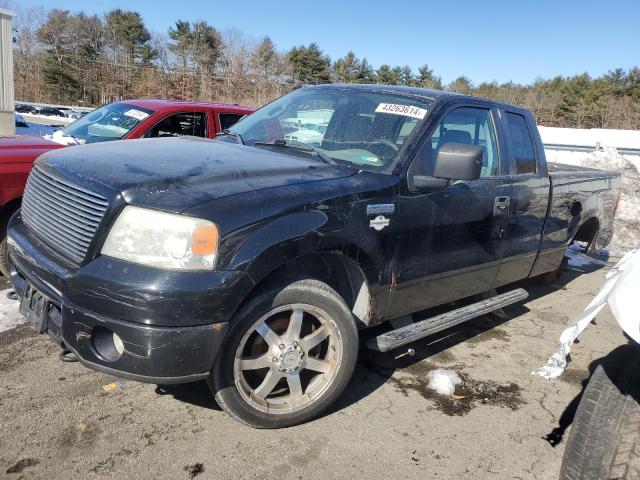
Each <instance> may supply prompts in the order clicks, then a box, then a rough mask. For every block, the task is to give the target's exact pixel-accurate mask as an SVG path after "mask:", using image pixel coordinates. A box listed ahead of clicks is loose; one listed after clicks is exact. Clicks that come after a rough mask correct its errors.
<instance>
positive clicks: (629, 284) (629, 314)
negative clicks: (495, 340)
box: [532, 247, 640, 380]
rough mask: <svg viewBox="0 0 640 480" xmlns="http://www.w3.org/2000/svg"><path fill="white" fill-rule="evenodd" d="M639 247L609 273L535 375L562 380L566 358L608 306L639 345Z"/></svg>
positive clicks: (623, 258)
mask: <svg viewBox="0 0 640 480" xmlns="http://www.w3.org/2000/svg"><path fill="white" fill-rule="evenodd" d="M639 293H640V247H636V248H634V249H633V250H631V251H630V252H629V253H627V254H626V255H625V256H624V257H622V259H621V260H620V261H619V262H618V263H617V264H616V265H615V266H614V267H613V268H612V269H611V271H610V272H609V273H607V276H606V281H605V283H604V285H603V286H602V288H600V290H599V291H598V294H597V295H596V296H595V298H594V299H593V300H592V301H591V303H589V305H587V308H585V309H584V311H583V312H582V314H581V315H580V316H579V317H578V318H577V319H576V321H575V322H573V323H572V324H571V325H570V326H569V327H568V328H567V329H566V330H565V331H564V332H562V334H561V335H560V345H559V346H558V349H557V350H556V351H555V352H554V354H553V355H551V357H549V360H547V364H546V365H545V366H544V367H542V368H539V369H537V370H535V371H534V372H532V373H533V374H535V375H540V376H541V377H543V378H546V379H547V380H553V379H555V378H557V377H559V376H560V375H561V374H562V372H563V371H564V369H565V367H566V366H567V355H569V352H570V351H571V345H572V344H573V342H574V340H575V339H576V338H578V335H580V333H582V331H583V330H584V329H585V328H587V325H589V322H591V320H593V319H594V318H595V316H596V315H597V314H598V312H600V310H602V308H603V307H604V306H605V304H606V303H608V304H609V306H610V307H611V311H612V312H613V315H614V316H615V318H616V320H617V322H618V324H619V325H620V326H621V327H622V329H623V330H624V331H625V332H626V333H627V335H629V336H630V337H631V338H633V340H635V341H636V342H638V343H640V313H639V311H638V307H639V306H640V301H639V300H638V299H637V298H636V297H637V296H638V294H639Z"/></svg>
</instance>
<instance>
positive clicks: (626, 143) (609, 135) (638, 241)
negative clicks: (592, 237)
mask: <svg viewBox="0 0 640 480" xmlns="http://www.w3.org/2000/svg"><path fill="white" fill-rule="evenodd" d="M539 128H540V134H541V136H542V142H543V143H544V144H547V145H548V144H562V145H580V146H595V145H599V147H600V149H599V150H597V151H593V152H578V151H565V150H554V149H553V148H549V147H547V148H545V154H546V157H547V161H549V162H558V163H564V164H568V165H580V166H583V167H590V168H599V169H603V170H615V171H618V172H622V174H623V186H622V196H621V197H620V205H619V206H618V211H617V213H616V218H615V233H614V236H613V240H612V241H611V244H610V245H609V247H608V248H609V250H610V251H611V253H612V254H614V255H621V254H623V253H625V252H627V251H629V250H631V249H632V248H633V247H635V246H637V245H640V155H621V154H619V153H618V151H617V148H638V149H640V131H634V130H602V129H590V130H580V129H577V128H550V127H539ZM616 147H617V148H616Z"/></svg>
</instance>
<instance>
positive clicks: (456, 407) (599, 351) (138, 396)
mask: <svg viewBox="0 0 640 480" xmlns="http://www.w3.org/2000/svg"><path fill="white" fill-rule="evenodd" d="M584 268H588V269H589V271H585V272H579V271H576V270H570V271H568V272H566V273H565V274H564V275H563V276H562V278H561V279H560V280H559V281H558V282H556V284H555V285H553V286H542V285H540V284H539V283H538V282H536V281H533V280H532V281H527V282H525V283H523V284H521V286H523V287H524V288H526V289H528V290H529V292H530V293H531V297H530V298H529V299H528V300H527V301H526V302H525V303H524V305H518V306H513V307H510V308H508V309H507V310H506V313H507V317H508V318H499V317H497V316H495V315H490V316H486V317H483V318H480V319H478V320H475V321H471V322H469V323H467V324H465V325H464V326H462V327H458V328H454V329H450V330H448V331H446V332H442V333H441V334H439V335H438V336H437V337H431V338H429V339H426V340H424V341H421V342H419V343H417V344H416V345H415V349H416V355H415V356H414V357H409V356H404V357H402V358H399V359H395V358H394V356H393V355H386V354H385V355H382V354H372V353H366V352H363V354H362V359H361V361H360V362H359V364H358V367H357V370H356V373H355V376H354V379H353V381H352V382H351V384H350V385H349V386H348V389H347V391H346V393H345V394H344V395H343V396H342V398H341V399H340V401H339V402H338V403H337V404H336V405H335V406H334V408H332V409H331V411H329V412H328V413H327V414H326V415H324V416H323V417H322V418H320V419H318V420H316V421H313V422H311V423H307V424H305V425H301V426H298V427H294V428H290V429H285V430H271V431H268V430H253V429H251V428H248V427H245V426H243V425H240V424H239V423H237V422H235V421H233V420H232V419H231V418H229V417H228V416H226V415H225V414H224V413H223V412H222V411H220V410H219V408H218V407H217V406H216V405H215V403H214V401H213V400H212V397H211V396H210V394H209V392H208V390H207V387H206V384H205V383H204V382H202V383H196V384H190V385H182V386H174V387H164V388H158V387H156V386H155V385H147V384H141V383H135V382H131V381H126V380H123V381H118V382H117V383H115V385H114V382H115V379H114V378H113V377H110V376H108V375H105V374H101V373H96V372H93V371H91V370H88V369H86V368H84V367H82V366H81V365H79V364H77V363H62V362H60V361H59V360H58V358H57V355H58V349H57V347H56V346H55V345H54V344H53V342H52V341H51V340H49V339H48V337H46V336H44V335H42V336H38V335H35V334H34V333H33V331H32V330H31V329H30V327H29V326H27V325H22V326H19V327H17V328H15V329H13V330H9V331H6V332H4V333H0V477H2V478H4V477H6V478H25V479H28V478H48V479H54V478H61V479H62V478H64V479H66V478H83V479H89V478H108V477H110V478H136V479H137V478H172V479H180V478H184V479H189V478H198V479H206V478H234V479H244V478H278V479H283V478H304V479H314V478H322V479H328V478H402V479H412V478H416V479H421V480H424V479H431V478H447V479H449V478H473V479H485V478H518V479H553V478H557V477H558V472H559V469H560V463H561V460H562V454H563V451H564V445H565V442H566V438H567V434H568V428H570V423H571V419H572V415H573V411H574V409H575V407H576V405H577V400H578V399H579V395H580V393H581V389H582V383H583V380H584V379H586V378H587V377H588V376H589V370H590V369H593V368H595V365H596V364H597V363H598V362H600V361H603V359H606V357H607V356H608V355H609V356H610V355H611V352H613V351H614V350H616V348H617V347H620V346H621V345H624V344H626V340H625V338H624V336H623V335H622V332H621V330H620V328H619V327H618V326H617V324H616V323H615V321H614V319H613V317H612V315H611V313H610V311H609V309H608V308H605V310H603V312H602V313H601V314H600V315H599V316H598V318H597V324H596V325H591V326H589V328H587V330H586V332H585V333H584V334H583V335H582V337H581V341H580V343H578V344H576V345H575V346H574V349H573V351H572V354H571V356H572V362H571V363H570V364H569V368H568V370H567V371H566V372H565V374H564V375H563V376H562V377H561V378H560V379H559V380H557V381H556V382H555V383H549V382H547V381H545V380H543V379H541V378H538V377H535V376H532V375H531V371H532V370H534V369H535V368H537V367H539V366H541V365H543V364H544V363H545V361H546V359H547V357H548V356H549V355H550V354H551V353H552V351H553V349H554V348H555V344H556V340H557V338H558V336H559V334H560V332H561V331H562V329H563V328H564V327H565V325H566V324H567V323H568V322H569V321H570V320H571V319H573V318H574V317H575V316H576V315H577V314H578V313H579V312H580V311H581V310H582V309H583V308H584V307H585V306H586V304H587V303H588V302H589V301H590V299H591V298H592V296H593V295H594V293H595V292H596V291H597V289H598V288H599V286H600V285H601V283H602V281H603V278H604V274H605V273H606V271H607V268H606V267H605V268H599V269H597V270H593V269H594V268H598V267H597V266H591V267H584ZM584 268H583V270H584ZM2 288H3V286H2V285H0V290H2ZM618 350H619V348H618ZM400 353H402V352H396V355H398V354H400ZM437 367H446V368H451V369H453V370H455V371H456V372H458V373H459V374H460V375H461V376H462V377H463V378H464V380H465V384H464V385H463V387H462V388H460V390H459V391H458V392H457V393H458V394H459V397H464V398H458V399H457V400H454V399H451V398H448V397H438V396H436V395H434V394H432V393H431V392H430V391H429V390H427V388H426V381H425V375H426V373H427V372H428V371H429V370H431V369H433V368H437ZM104 386H107V387H105V388H103V387H104Z"/></svg>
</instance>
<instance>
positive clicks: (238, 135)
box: [222, 128, 244, 145]
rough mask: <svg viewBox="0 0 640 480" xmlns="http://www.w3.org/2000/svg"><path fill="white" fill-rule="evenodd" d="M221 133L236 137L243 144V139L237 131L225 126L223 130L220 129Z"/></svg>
mask: <svg viewBox="0 0 640 480" xmlns="http://www.w3.org/2000/svg"><path fill="white" fill-rule="evenodd" d="M222 134H223V135H229V136H230V137H234V138H237V139H238V140H240V143H241V144H242V145H244V140H243V139H242V135H240V134H239V133H238V132H232V131H231V130H229V129H228V128H225V129H224V130H222Z"/></svg>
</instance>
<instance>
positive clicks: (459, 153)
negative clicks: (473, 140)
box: [433, 143, 484, 180]
mask: <svg viewBox="0 0 640 480" xmlns="http://www.w3.org/2000/svg"><path fill="white" fill-rule="evenodd" d="M483 155H484V148H482V147H479V146H478V145H468V144H465V143H446V144H444V145H443V146H442V147H441V148H440V150H439V151H438V155H437V156H436V161H435V164H434V166H433V176H434V177H436V178H444V179H446V180H475V179H477V178H480V172H481V171H482V157H483Z"/></svg>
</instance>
